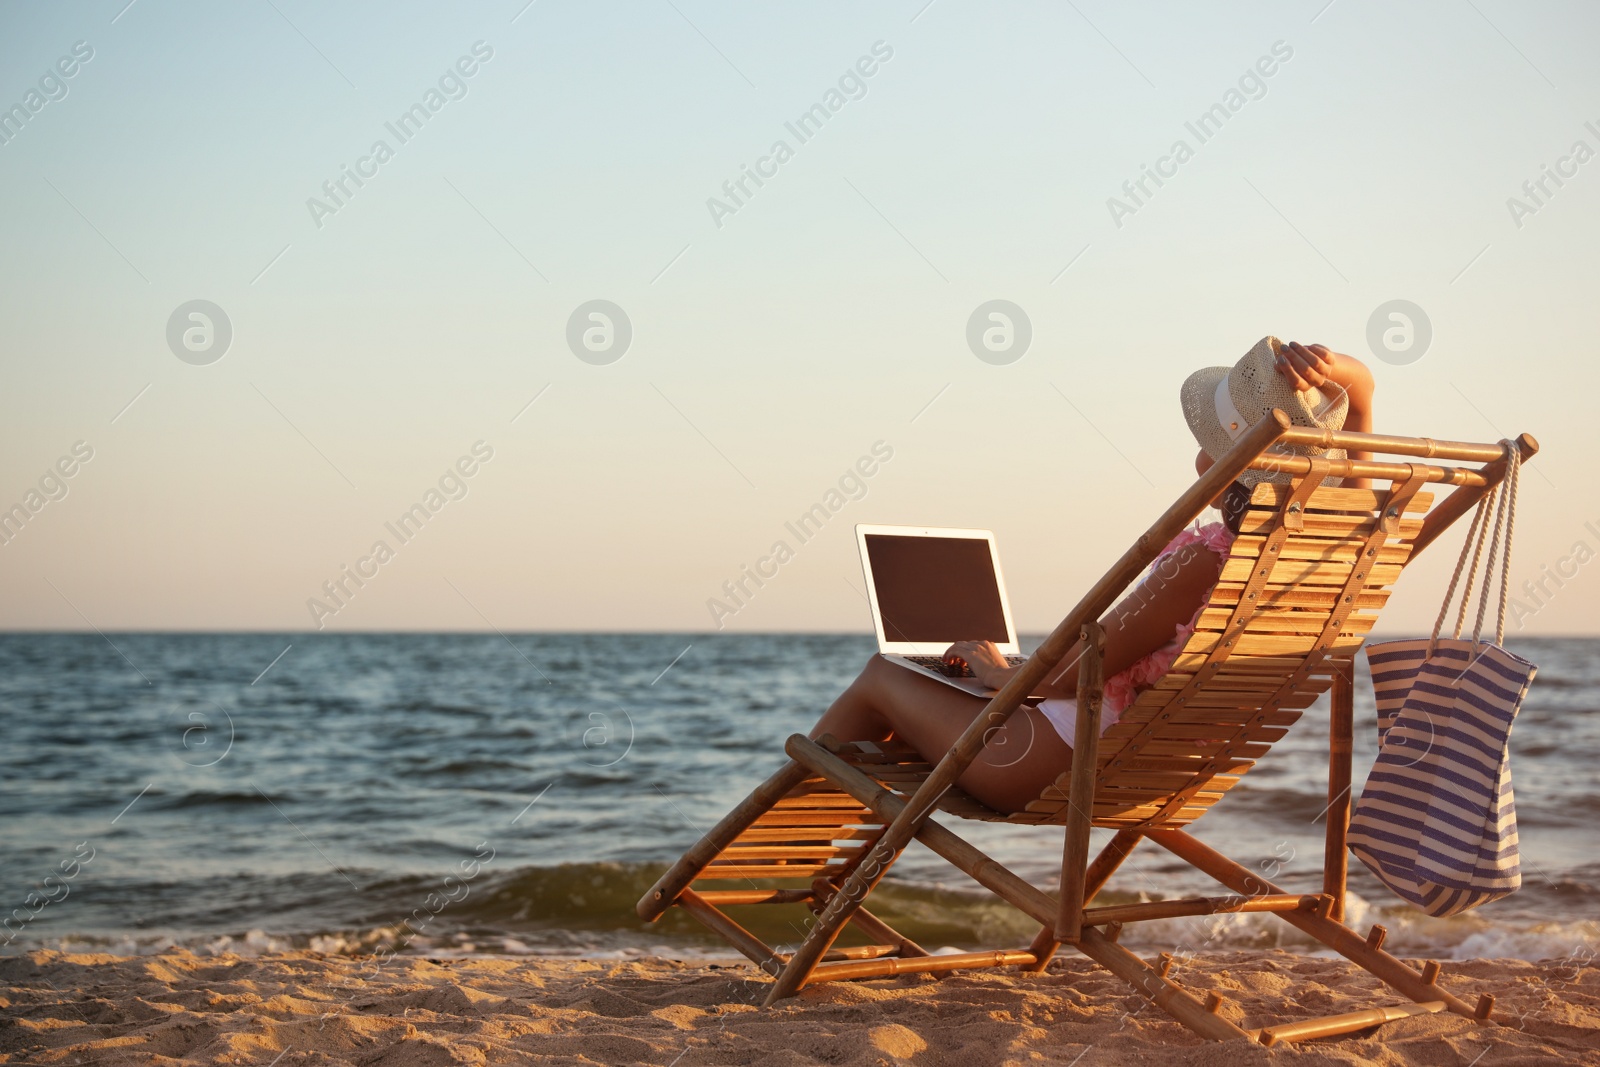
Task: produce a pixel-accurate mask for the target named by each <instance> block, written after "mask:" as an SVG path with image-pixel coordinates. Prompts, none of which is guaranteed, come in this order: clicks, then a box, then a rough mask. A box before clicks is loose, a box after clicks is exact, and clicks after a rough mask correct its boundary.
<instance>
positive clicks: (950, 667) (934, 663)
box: [905, 653, 1028, 678]
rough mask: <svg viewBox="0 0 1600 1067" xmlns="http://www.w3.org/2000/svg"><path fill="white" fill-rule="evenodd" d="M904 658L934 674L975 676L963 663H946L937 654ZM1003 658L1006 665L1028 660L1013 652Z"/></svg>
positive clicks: (1018, 663) (948, 676)
mask: <svg viewBox="0 0 1600 1067" xmlns="http://www.w3.org/2000/svg"><path fill="white" fill-rule="evenodd" d="M905 659H907V660H909V661H910V662H912V663H915V664H916V665H917V666H919V667H926V668H927V669H928V670H930V671H932V672H934V673H935V674H942V675H944V676H945V677H946V678H976V677H977V675H975V674H973V673H972V668H971V667H968V666H967V665H966V664H965V663H946V662H945V661H944V660H943V659H942V658H940V657H939V656H906V657H905ZM1005 660H1006V666H1008V667H1016V666H1018V665H1020V664H1023V663H1026V662H1028V657H1027V656H1019V655H1016V654H1015V653H1013V654H1011V655H1008V656H1006V657H1005Z"/></svg>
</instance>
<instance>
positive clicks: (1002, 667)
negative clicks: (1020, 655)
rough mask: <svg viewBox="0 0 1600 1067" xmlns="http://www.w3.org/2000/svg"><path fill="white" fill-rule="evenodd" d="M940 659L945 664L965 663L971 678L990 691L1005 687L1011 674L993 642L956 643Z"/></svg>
mask: <svg viewBox="0 0 1600 1067" xmlns="http://www.w3.org/2000/svg"><path fill="white" fill-rule="evenodd" d="M940 658H941V659H943V660H944V661H945V662H946V663H965V664H966V665H967V666H968V667H970V668H972V675H973V677H975V678H977V679H978V681H980V682H982V683H983V684H984V685H986V686H988V687H989V688H990V689H999V688H1000V687H1001V686H1003V685H1005V684H1006V682H1008V681H1010V679H1011V675H1012V673H1013V668H1012V667H1011V665H1010V664H1008V663H1007V662H1006V658H1005V656H1003V655H1001V654H1000V650H999V649H998V648H996V647H995V644H994V642H993V641H957V642H956V643H955V644H953V645H951V646H950V647H949V648H947V649H945V651H944V655H943V656H942V657H940Z"/></svg>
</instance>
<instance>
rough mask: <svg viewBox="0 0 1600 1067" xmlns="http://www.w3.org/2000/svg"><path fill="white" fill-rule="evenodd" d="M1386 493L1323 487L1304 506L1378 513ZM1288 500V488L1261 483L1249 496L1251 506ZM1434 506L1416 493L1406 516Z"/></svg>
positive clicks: (1430, 497) (1429, 496)
mask: <svg viewBox="0 0 1600 1067" xmlns="http://www.w3.org/2000/svg"><path fill="white" fill-rule="evenodd" d="M1388 495H1389V494H1388V493H1386V492H1378V491H1375V490H1372V489H1344V488H1329V487H1327V486H1322V487H1319V488H1318V489H1316V490H1315V491H1314V492H1313V493H1312V494H1311V499H1310V500H1309V501H1307V504H1306V506H1307V507H1308V508H1310V509H1311V510H1313V511H1377V510H1378V508H1380V507H1382V506H1383V503H1384V500H1385V499H1387V497H1388ZM1288 498H1289V487H1288V486H1286V485H1278V484H1276V483H1274V482H1262V483H1260V484H1259V485H1257V486H1256V487H1255V489H1254V490H1253V491H1252V492H1251V493H1250V503H1251V504H1255V505H1266V506H1267V507H1273V508H1278V507H1282V506H1283V502H1284V501H1285V500H1287V499H1288ZM1432 506H1433V494H1432V493H1428V492H1422V493H1418V494H1417V495H1416V496H1414V497H1412V498H1411V501H1410V502H1409V503H1408V504H1407V505H1406V514H1408V515H1410V514H1417V513H1420V512H1424V511H1427V510H1428V509H1429V508H1430V507H1432Z"/></svg>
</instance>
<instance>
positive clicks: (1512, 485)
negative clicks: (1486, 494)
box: [1472, 441, 1522, 655]
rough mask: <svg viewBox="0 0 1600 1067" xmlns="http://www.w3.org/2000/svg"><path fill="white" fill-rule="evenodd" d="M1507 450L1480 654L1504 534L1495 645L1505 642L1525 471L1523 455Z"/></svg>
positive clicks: (1481, 602) (1482, 597)
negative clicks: (1521, 477) (1515, 532)
mask: <svg viewBox="0 0 1600 1067" xmlns="http://www.w3.org/2000/svg"><path fill="white" fill-rule="evenodd" d="M1500 444H1501V445H1502V446H1503V447H1504V448H1505V450H1506V464H1507V466H1506V472H1505V476H1504V477H1503V478H1501V480H1500V487H1499V488H1500V492H1499V494H1498V496H1499V499H1498V501H1497V503H1496V506H1495V513H1494V536H1493V537H1492V538H1491V539H1490V541H1489V563H1488V565H1487V566H1486V567H1485V569H1484V572H1483V587H1482V588H1481V589H1480V590H1479V591H1478V621H1477V624H1476V625H1475V626H1474V627H1473V629H1472V651H1473V654H1474V655H1476V654H1477V651H1478V644H1479V641H1478V638H1479V635H1480V634H1481V633H1482V632H1483V616H1484V611H1485V609H1486V608H1488V606H1489V584H1490V582H1491V581H1492V580H1493V577H1494V557H1495V550H1496V549H1497V548H1498V547H1499V545H1500V533H1501V530H1502V528H1503V529H1504V531H1505V538H1506V540H1505V553H1504V555H1503V556H1502V558H1501V560H1500V610H1499V612H1498V614H1497V617H1496V619H1495V628H1494V643H1495V644H1497V645H1500V644H1504V643H1505V639H1506V598H1507V594H1508V592H1509V589H1508V587H1509V585H1510V581H1511V534H1512V531H1513V530H1514V529H1515V527H1516V520H1517V480H1518V476H1519V475H1520V474H1521V471H1522V452H1521V451H1520V450H1519V449H1518V448H1517V446H1516V443H1515V442H1514V441H1501V442H1500Z"/></svg>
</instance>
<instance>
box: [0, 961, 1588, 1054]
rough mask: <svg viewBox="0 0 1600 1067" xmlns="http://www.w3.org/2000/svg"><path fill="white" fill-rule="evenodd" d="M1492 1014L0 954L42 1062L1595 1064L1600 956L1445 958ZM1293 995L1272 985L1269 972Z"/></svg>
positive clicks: (1296, 991)
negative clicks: (1326, 1018)
mask: <svg viewBox="0 0 1600 1067" xmlns="http://www.w3.org/2000/svg"><path fill="white" fill-rule="evenodd" d="M1445 973H1446V977H1445V979H1444V980H1443V981H1444V984H1445V986H1446V987H1447V988H1449V989H1450V990H1451V991H1453V992H1455V993H1457V994H1458V995H1460V996H1463V997H1465V998H1468V999H1469V1000H1470V999H1474V998H1476V996H1477V995H1478V994H1479V993H1481V992H1485V991H1488V992H1492V993H1494V994H1495V996H1496V997H1497V998H1498V1000H1499V1012H1498V1016H1499V1018H1500V1019H1502V1020H1503V1021H1504V1022H1505V1024H1506V1025H1502V1026H1484V1025H1479V1024H1475V1023H1473V1022H1471V1021H1469V1020H1466V1019H1462V1018H1460V1017H1457V1016H1453V1015H1448V1014H1441V1015H1431V1016H1422V1017H1418V1018H1411V1019H1404V1020H1400V1021H1398V1022H1393V1023H1389V1024H1387V1025H1386V1026H1384V1027H1383V1028H1381V1029H1380V1030H1379V1031H1377V1032H1376V1033H1375V1034H1374V1033H1366V1034H1356V1035H1351V1036H1347V1037H1343V1038H1329V1039H1323V1040H1319V1041H1313V1042H1308V1043H1305V1044H1301V1045H1298V1046H1292V1047H1289V1046H1279V1048H1277V1049H1273V1050H1268V1049H1265V1048H1262V1047H1260V1046H1238V1045H1232V1046H1223V1045H1217V1044H1210V1043H1207V1042H1203V1041H1201V1040H1200V1039H1198V1038H1196V1037H1195V1036H1193V1035H1192V1034H1190V1033H1189V1032H1188V1031H1186V1030H1184V1029H1183V1028H1181V1027H1180V1026H1178V1025H1177V1024H1176V1023H1174V1022H1173V1021H1171V1020H1170V1019H1169V1018H1167V1017H1166V1016H1165V1015H1163V1014H1162V1013H1161V1012H1159V1011H1157V1010H1156V1009H1154V1008H1152V1007H1150V1006H1148V1005H1146V1004H1145V1003H1144V1002H1143V1001H1141V1000H1140V999H1139V998H1137V997H1136V996H1134V995H1132V994H1131V993H1130V992H1129V991H1128V988H1127V987H1126V986H1124V985H1122V984H1121V983H1120V982H1118V981H1117V980H1116V979H1114V978H1113V977H1112V976H1111V975H1109V974H1108V973H1107V972H1105V971H1103V970H1100V969H1098V968H1097V967H1095V966H1094V965H1093V964H1091V963H1090V962H1089V961H1087V960H1084V959H1082V958H1066V959H1061V960H1057V961H1055V962H1054V963H1052V965H1051V967H1050V969H1049V971H1048V972H1047V973H1045V974H1042V975H1024V974H1020V973H1018V972H1016V971H1007V972H987V973H985V972H968V973H965V974H958V975H952V976H947V977H945V978H943V979H934V978H932V977H929V976H926V975H922V976H913V977H905V978H895V979H883V980H875V981H862V982H841V983H831V984H825V985H820V986H816V987H813V988H810V989H807V990H805V991H803V992H802V994H801V995H800V996H799V997H798V998H796V999H795V1000H793V1001H790V1002H788V1003H787V1004H786V1005H784V1006H783V1007H780V1008H777V1009H775V1010H766V1011H764V1010H761V1009H760V1008H759V1007H758V1005H759V1003H760V1000H761V997H762V996H763V994H764V992H765V986H766V980H765V979H764V978H763V977H761V976H760V975H759V974H758V973H757V972H756V971H755V970H754V969H753V968H751V967H750V966H749V965H747V964H744V963H733V962H730V963H728V964H723V965H714V964H709V963H682V962H673V961H668V960H658V959H642V960H628V961H616V960H553V959H547V958H529V957H471V958H461V959H433V960H430V959H423V958H419V957H393V958H390V959H388V960H386V961H381V962H380V961H378V960H375V959H372V958H365V959H363V958H350V957H323V956H319V955H316V954H312V953H294V954H287V955H280V956H266V957H259V958H239V957H235V956H226V955H224V956H196V955H193V954H190V953H188V952H186V951H180V950H175V951H171V952H168V953H164V954H162V955H158V956H144V957H133V958H120V957H115V956H102V955H63V954H61V953H57V952H49V951H39V952H34V953H31V954H29V955H27V956H20V957H10V958H6V959H3V960H0V978H3V986H4V990H5V992H4V994H3V1000H0V1061H4V1062H7V1063H41V1064H73V1063H85V1064H111V1065H125V1064H140V1065H145V1064H260V1065H267V1064H275V1065H277V1067H298V1065H302V1064H362V1065H382V1067H389V1065H393V1067H431V1065H436V1064H437V1065H443V1064H455V1063H465V1064H518V1063H608V1064H609V1063H649V1064H681V1065H684V1067H688V1065H690V1064H699V1063H718V1064H779V1065H783V1064H802V1063H829V1064H894V1063H915V1064H1009V1063H1018V1064H1025V1063H1059V1064H1075V1063H1076V1064H1082V1065H1083V1067H1093V1065H1095V1064H1123V1063H1149V1062H1156V1063H1163V1064H1167V1063H1170V1064H1194V1065H1223V1064H1228V1065H1232V1064H1239V1063H1259V1062H1265V1061H1268V1060H1275V1059H1295V1060H1296V1062H1301V1063H1312V1064H1314V1063H1377V1064H1429V1065H1445V1064H1460V1065H1462V1067H1467V1065H1481V1067H1496V1065H1499V1064H1513V1063H1514V1064H1536V1063H1552V1064H1554V1063H1596V1064H1600V967H1595V966H1580V965H1576V964H1574V963H1572V962H1570V961H1568V962H1556V961H1548V962H1545V963H1542V964H1535V963H1526V962H1522V961H1519V960H1477V961H1469V962H1460V963H1453V964H1449V965H1448V966H1447V968H1446V972H1445ZM1174 977H1177V978H1179V980H1180V981H1182V982H1184V983H1185V984H1186V985H1190V986H1191V987H1199V988H1202V989H1203V988H1208V987H1212V988H1217V989H1218V990H1219V991H1221V992H1222V993H1223V994H1224V995H1225V996H1226V997H1227V998H1228V1004H1227V1006H1225V1007H1224V1009H1223V1010H1224V1011H1225V1012H1226V1013H1227V1014H1228V1015H1229V1016H1230V1017H1231V1018H1233V1019H1234V1020H1235V1021H1239V1022H1242V1023H1243V1024H1244V1025H1247V1026H1250V1025H1257V1026H1258V1025H1262V1024H1265V1023H1270V1022H1274V1021H1283V1020H1284V1019H1285V1018H1286V1017H1304V1016H1308V1015H1323V1014H1331V1013H1334V1012H1338V1011H1348V1010H1354V1009H1355V1008H1358V1007H1367V1006H1371V1004H1372V1003H1373V999H1372V998H1373V995H1374V994H1377V995H1379V996H1380V997H1381V998H1382V999H1381V1000H1380V1001H1379V1002H1380V1003H1399V1002H1400V1001H1401V998H1399V997H1396V996H1394V995H1392V994H1388V995H1385V994H1382V993H1379V990H1378V986H1377V983H1376V982H1375V981H1374V980H1373V979H1371V978H1369V977H1367V976H1366V975H1365V974H1363V973H1362V972H1361V971H1359V970H1357V969H1356V968H1355V967H1353V966H1351V965H1349V964H1347V963H1345V962H1344V961H1342V960H1329V959H1315V958H1306V957H1297V956H1293V955H1290V954H1288V953H1284V952H1279V951H1263V952H1237V953H1228V954H1218V955H1216V956H1214V957H1211V958H1210V959H1208V960H1206V961H1205V962H1203V963H1200V964H1196V965H1193V966H1191V967H1190V968H1189V969H1188V970H1187V971H1186V972H1185V973H1184V974H1183V975H1179V974H1178V972H1174ZM1291 988H1292V992H1291V993H1290V994H1289V996H1291V997H1293V998H1294V999H1295V1000H1297V1001H1298V1003H1297V1004H1292V1005H1285V1004H1284V1003H1283V996H1284V993H1283V991H1284V990H1285V989H1291Z"/></svg>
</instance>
